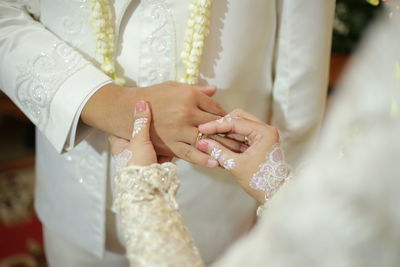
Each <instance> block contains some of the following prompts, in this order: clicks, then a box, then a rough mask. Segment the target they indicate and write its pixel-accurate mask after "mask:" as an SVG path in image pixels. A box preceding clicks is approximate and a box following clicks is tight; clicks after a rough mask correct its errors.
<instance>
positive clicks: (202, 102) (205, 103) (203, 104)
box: [197, 94, 226, 116]
mask: <svg viewBox="0 0 400 267" xmlns="http://www.w3.org/2000/svg"><path fill="white" fill-rule="evenodd" d="M197 106H198V107H199V108H200V109H201V110H203V111H205V112H208V113H211V114H214V115H218V116H225V115H226V111H225V110H224V109H223V108H222V107H221V105H220V104H219V103H218V102H217V101H215V100H214V99H212V98H211V97H209V96H207V95H205V94H198V97H197Z"/></svg>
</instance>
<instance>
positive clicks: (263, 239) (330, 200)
mask: <svg viewBox="0 0 400 267" xmlns="http://www.w3.org/2000/svg"><path fill="white" fill-rule="evenodd" d="M394 2H395V1H394ZM397 3H398V2H397ZM384 21H385V22H384V23H380V24H379V25H378V26H375V27H374V30H373V31H372V32H371V33H370V35H369V38H367V39H366V40H365V42H364V45H363V47H362V49H361V51H360V52H359V53H358V54H357V56H356V59H355V60H354V62H353V63H352V64H351V66H350V70H349V72H348V74H347V77H346V79H345V80H344V82H343V84H342V86H341V92H340V96H339V97H338V98H336V99H335V100H334V102H333V103H332V105H333V110H332V111H331V114H329V117H328V120H327V124H326V127H325V129H324V132H323V137H322V141H321V145H320V146H319V148H318V151H317V152H316V153H314V155H313V157H312V158H311V160H310V162H312V165H310V166H309V167H308V168H307V169H306V170H305V171H304V173H303V175H301V176H299V177H295V178H294V180H293V181H292V182H291V183H290V182H289V183H287V184H286V185H285V186H283V188H282V189H281V191H279V192H278V193H277V194H276V195H275V197H274V198H273V199H272V200H271V202H270V203H269V205H268V207H267V210H266V211H265V213H264V216H263V218H262V220H261V221H260V222H259V223H258V224H257V226H256V228H255V229H254V230H253V231H252V232H251V233H250V234H249V235H248V236H247V237H246V238H243V239H242V240H241V241H240V242H238V243H237V244H235V246H234V247H233V248H232V249H231V250H230V251H229V252H228V253H227V255H225V256H224V257H223V258H221V259H220V261H219V262H218V263H217V264H215V265H213V266H215V267H236V266H238V267H239V266H274V267H284V266H298V267H305V266H307V267H308V266H326V267H328V266H329V267H331V266H343V267H369V266H371V267H372V266H385V267H392V266H393V267H395V266H400V253H399V244H400V228H399V225H400V211H399V208H398V203H399V201H400V196H399V193H398V190H399V188H400V179H399V174H400V167H399V164H398V162H399V160H400V142H399V137H400V110H399V109H398V108H397V109H396V105H397V107H398V104H399V103H400V65H399V64H400V62H399V58H400V50H399V46H398V44H399V43H400V16H398V14H397V16H396V15H395V16H393V18H392V19H389V17H386V16H385V19H384ZM371 66H373V68H371ZM396 103H397V104H396Z"/></svg>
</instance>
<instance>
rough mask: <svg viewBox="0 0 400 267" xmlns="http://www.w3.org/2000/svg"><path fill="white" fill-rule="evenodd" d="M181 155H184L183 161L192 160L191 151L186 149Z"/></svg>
mask: <svg viewBox="0 0 400 267" xmlns="http://www.w3.org/2000/svg"><path fill="white" fill-rule="evenodd" d="M183 155H184V157H185V159H187V160H191V159H192V156H193V151H192V150H190V149H186V150H185V151H184V153H183Z"/></svg>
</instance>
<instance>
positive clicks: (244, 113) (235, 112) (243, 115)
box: [229, 108, 263, 122]
mask: <svg viewBox="0 0 400 267" xmlns="http://www.w3.org/2000/svg"><path fill="white" fill-rule="evenodd" d="M229 114H230V115H231V116H232V117H241V118H244V119H248V120H251V121H256V122H263V121H262V120H260V119H259V118H257V117H256V116H255V115H253V114H251V113H250V112H247V111H245V110H243V109H240V108H238V109H235V110H233V111H232V112H230V113H229Z"/></svg>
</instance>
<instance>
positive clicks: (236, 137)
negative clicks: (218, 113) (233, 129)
mask: <svg viewBox="0 0 400 267" xmlns="http://www.w3.org/2000/svg"><path fill="white" fill-rule="evenodd" d="M225 136H226V137H227V138H230V139H233V140H236V141H238V142H240V143H246V137H245V136H243V135H240V134H233V133H228V134H226V135H225Z"/></svg>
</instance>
